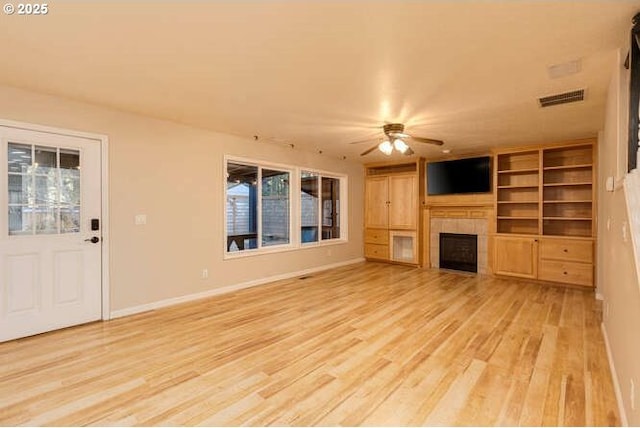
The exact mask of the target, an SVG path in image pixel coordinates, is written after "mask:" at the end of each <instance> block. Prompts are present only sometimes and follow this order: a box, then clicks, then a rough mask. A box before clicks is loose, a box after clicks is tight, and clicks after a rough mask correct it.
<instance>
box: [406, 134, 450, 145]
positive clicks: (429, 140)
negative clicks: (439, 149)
mask: <svg viewBox="0 0 640 428" xmlns="http://www.w3.org/2000/svg"><path fill="white" fill-rule="evenodd" d="M411 139H412V140H415V141H417V142H419V143H427V144H434V145H436V146H441V145H443V144H444V141H442V140H434V139H433V138H423V137H413V136H412V137H411Z"/></svg>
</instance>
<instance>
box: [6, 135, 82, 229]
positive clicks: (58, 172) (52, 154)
mask: <svg viewBox="0 0 640 428" xmlns="http://www.w3.org/2000/svg"><path fill="white" fill-rule="evenodd" d="M7 155H8V156H7V159H8V181H9V195H8V196H9V235H52V234H63V233H75V232H79V231H80V152H79V151H77V150H66V149H61V148H56V147H41V146H34V145H29V144H16V143H9V144H8V153H7Z"/></svg>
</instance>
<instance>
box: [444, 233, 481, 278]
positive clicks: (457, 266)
mask: <svg viewBox="0 0 640 428" xmlns="http://www.w3.org/2000/svg"><path fill="white" fill-rule="evenodd" d="M440 268H441V269H453V270H461V271H465V272H478V235H467V234H463V233H441V234H440Z"/></svg>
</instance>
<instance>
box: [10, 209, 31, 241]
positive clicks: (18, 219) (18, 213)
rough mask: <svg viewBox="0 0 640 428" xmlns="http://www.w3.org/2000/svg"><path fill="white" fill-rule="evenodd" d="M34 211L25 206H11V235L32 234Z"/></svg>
mask: <svg viewBox="0 0 640 428" xmlns="http://www.w3.org/2000/svg"><path fill="white" fill-rule="evenodd" d="M32 234H33V222H32V212H31V210H30V209H29V208H25V207H20V206H18V207H9V235H32Z"/></svg>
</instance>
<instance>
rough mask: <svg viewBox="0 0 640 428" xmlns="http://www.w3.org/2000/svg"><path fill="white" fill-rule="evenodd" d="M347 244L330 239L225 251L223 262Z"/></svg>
mask: <svg viewBox="0 0 640 428" xmlns="http://www.w3.org/2000/svg"><path fill="white" fill-rule="evenodd" d="M348 242H349V241H348V240H347V239H330V240H326V241H321V242H307V243H304V244H298V245H293V244H292V245H278V246H277V247H276V246H274V247H272V248H260V249H253V250H244V251H234V252H232V253H229V252H227V251H225V253H224V256H223V260H235V259H242V258H245V257H253V256H264V255H268V254H277V253H286V252H289V251H297V250H306V249H312V248H320V247H326V246H332V245H342V244H346V243H348Z"/></svg>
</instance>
